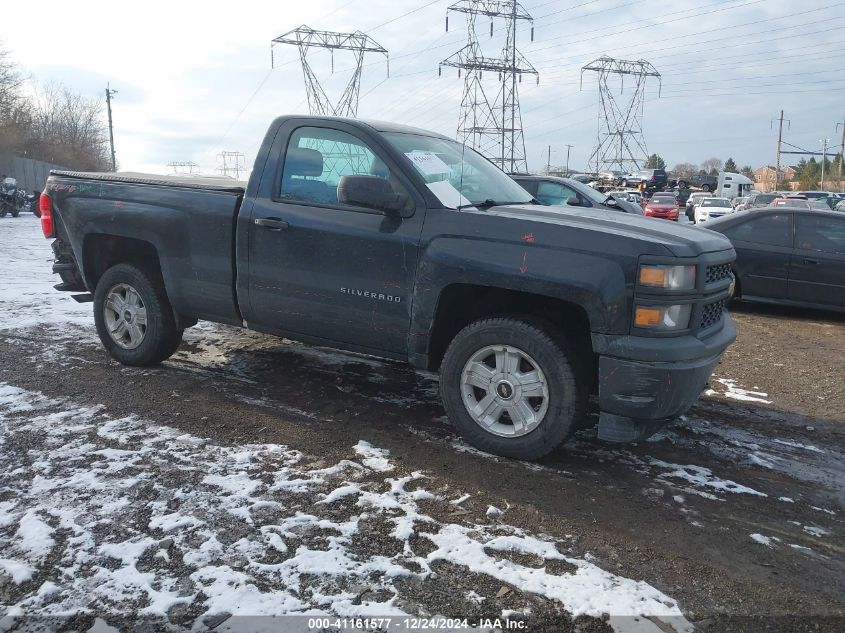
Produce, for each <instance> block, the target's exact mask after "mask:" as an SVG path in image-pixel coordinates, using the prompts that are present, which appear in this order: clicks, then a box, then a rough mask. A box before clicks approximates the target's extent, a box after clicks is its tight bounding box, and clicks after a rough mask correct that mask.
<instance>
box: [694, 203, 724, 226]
mask: <svg viewBox="0 0 845 633" xmlns="http://www.w3.org/2000/svg"><path fill="white" fill-rule="evenodd" d="M733 212H734V210H733V207H732V206H731V201H730V200H728V199H727V198H702V199H701V202H699V203H698V204H697V205H696V207H695V217H694V219H693V221H694V222H695V223H696V224H698V223H699V222H707V221H708V220H711V219H715V218H720V217H722V216H723V215H727V214H728V213H733Z"/></svg>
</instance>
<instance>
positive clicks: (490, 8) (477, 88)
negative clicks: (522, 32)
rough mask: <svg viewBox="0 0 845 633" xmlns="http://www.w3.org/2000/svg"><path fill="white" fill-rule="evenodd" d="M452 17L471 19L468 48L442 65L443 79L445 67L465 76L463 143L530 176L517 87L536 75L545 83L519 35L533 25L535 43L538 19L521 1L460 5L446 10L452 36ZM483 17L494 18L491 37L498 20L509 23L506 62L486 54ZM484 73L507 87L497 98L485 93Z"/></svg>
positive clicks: (477, 0)
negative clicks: (522, 48)
mask: <svg viewBox="0 0 845 633" xmlns="http://www.w3.org/2000/svg"><path fill="white" fill-rule="evenodd" d="M450 11H454V12H456V13H464V14H466V16H467V45H466V46H464V47H463V48H462V49H461V50H459V51H458V52H456V53H454V54H453V55H451V56H450V57H447V58H446V59H444V60H443V61H442V62H440V68H439V69H438V72H439V73H440V74H442V71H443V66H451V67H453V68H457V69H458V76H459V77H460V76H461V71H464V89H463V95H462V96H461V114H460V119H459V122H458V139H459V140H461V141H463V142H464V143H466V144H467V145H469V146H470V147H472V148H474V149H476V150H478V151H479V152H481V153H482V154H484V155H485V156H486V157H487V158H489V159H490V160H491V161H493V162H494V163H495V164H496V165H498V166H499V167H500V168H501V169H502V170H504V171H508V172H527V171H528V165H527V162H526V160H525V138H524V136H523V134H522V115H521V114H520V111H519V93H518V90H517V83H518V82H521V81H522V75H534V76H535V77H536V78H537V81H538V82H539V74H538V73H537V70H536V69H535V68H534V67H533V66H532V65H531V64H530V63H529V62H528V60H527V59H525V57H524V56H523V55H522V53H520V52H519V50H518V49H517V48H516V30H517V25H518V24H519V22H520V21H522V20H526V21H528V22H529V23H530V24H531V25H532V26H531V40H532V41H533V40H534V26H533V24H534V21H533V18H532V17H531V15H530V14H529V13H528V12H527V11H526V10H525V9H524V8H523V7H522V5H521V4H519V2H517V1H516V0H459V2H456V3H455V4H453V5H452V6H450V7H449V8H448V9H447V10H446V30H447V31H448V30H449V12H450ZM479 16H486V17H489V18H490V36H491V37H492V36H493V23H494V20H495V19H496V18H501V19H504V20H505V24H506V27H505V43H504V46H503V48H502V52H501V56H500V57H488V56H485V55H484V53H483V52H482V50H481V44H480V43H479V40H478V32H477V30H476V23H477V21H478V18H479ZM484 71H487V72H488V73H490V74H491V75H493V76H494V77H497V78H498V80H499V83H500V84H501V85H500V86H499V88H498V90H497V93H496V94H495V95H494V94H493V92H492V91H488V90H485V87H484V82H483V81H482V76H483V73H484Z"/></svg>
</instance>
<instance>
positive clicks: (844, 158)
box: [836, 120, 845, 191]
mask: <svg viewBox="0 0 845 633" xmlns="http://www.w3.org/2000/svg"><path fill="white" fill-rule="evenodd" d="M840 125H841V126H842V142H841V143H840V144H839V189H840V191H845V187H843V185H842V163H843V162H845V120H843V121H842V123H837V124H836V130H837V131H839V126H840Z"/></svg>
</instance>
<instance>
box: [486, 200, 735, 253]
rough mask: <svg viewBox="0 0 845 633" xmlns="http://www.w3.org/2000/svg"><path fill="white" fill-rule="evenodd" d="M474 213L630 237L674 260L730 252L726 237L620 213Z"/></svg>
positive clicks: (543, 209) (540, 209)
mask: <svg viewBox="0 0 845 633" xmlns="http://www.w3.org/2000/svg"><path fill="white" fill-rule="evenodd" d="M473 213H485V214H487V215H492V216H496V217H503V218H513V219H519V220H528V221H532V222H539V223H544V224H553V225H557V226H563V227H571V228H573V229H579V230H582V231H583V230H587V231H595V232H597V233H608V234H613V235H616V236H619V237H630V238H631V239H636V240H640V241H647V242H651V243H654V244H658V245H661V246H663V247H664V248H666V249H667V250H668V251H669V253H671V254H672V255H675V256H677V257H696V256H697V255H701V254H702V253H712V252H715V251H724V250H728V249H730V248H731V243H730V241H728V239H727V238H726V237H724V236H723V235H720V234H718V233H715V232H713V231H708V230H706V229H702V228H699V227H695V226H684V225H680V224H678V223H677V222H672V221H669V220H660V219H657V218H648V217H644V216H639V215H634V214H632V213H623V212H621V211H609V210H608V211H604V210H601V209H579V208H574V207H547V206H543V205H539V204H538V205H533V204H532V205H522V204H520V205H508V206H497V207H491V208H490V209H487V210H485V211H473Z"/></svg>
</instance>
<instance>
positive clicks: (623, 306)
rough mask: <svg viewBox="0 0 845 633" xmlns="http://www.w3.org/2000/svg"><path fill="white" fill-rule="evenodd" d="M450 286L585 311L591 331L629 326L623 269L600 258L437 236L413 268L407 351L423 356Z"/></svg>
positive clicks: (525, 243)
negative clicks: (501, 292)
mask: <svg viewBox="0 0 845 633" xmlns="http://www.w3.org/2000/svg"><path fill="white" fill-rule="evenodd" d="M454 284H469V285H473V286H482V287H489V288H497V289H503V290H514V291H518V292H525V293H531V294H535V295H539V296H543V297H550V298H554V299H560V300H563V301H567V302H570V303H573V304H575V305H578V306H580V307H581V308H583V309H584V311H585V312H586V314H587V317H588V319H589V322H590V329H591V331H594V332H621V331H626V329H627V327H628V301H629V288H628V286H627V285H626V279H625V271H624V270H623V269H622V267H621V266H620V265H619V264H618V263H617V262H616V261H615V260H614V259H613V258H609V257H606V256H602V255H595V254H589V253H582V252H577V251H572V250H564V249H561V248H555V247H550V246H541V245H536V244H532V243H530V241H526V240H521V241H520V242H517V243H514V242H502V241H498V240H481V239H478V240H475V239H468V238H466V237H440V238H437V239H435V240H432V241H431V242H429V244H428V246H427V248H426V249H425V251H424V253H423V254H422V256H421V259H420V263H419V267H418V269H417V278H416V285H415V293H414V305H413V310H412V315H411V340H410V344H409V349H410V351H411V357H412V359H415V361H416V362H415V364H417V363H419V362H422V361H421V358H424V357H425V356H427V354H428V352H429V344H430V339H431V334H432V330H433V327H434V324H435V318H436V315H437V311H438V308H439V304H440V301H441V297H442V295H443V291H444V290H445V289H446V288H448V287H449V286H451V285H454Z"/></svg>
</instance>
